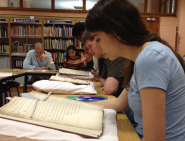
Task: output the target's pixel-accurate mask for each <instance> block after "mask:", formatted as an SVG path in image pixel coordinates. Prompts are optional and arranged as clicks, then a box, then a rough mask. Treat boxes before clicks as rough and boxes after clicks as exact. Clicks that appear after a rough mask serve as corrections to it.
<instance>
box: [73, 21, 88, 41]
mask: <svg viewBox="0 0 185 141" xmlns="http://www.w3.org/2000/svg"><path fill="white" fill-rule="evenodd" d="M84 31H85V24H84V23H81V22H78V23H76V24H75V25H74V26H73V30H72V35H73V37H74V38H76V39H77V40H79V41H80V42H82V34H83V33H84Z"/></svg>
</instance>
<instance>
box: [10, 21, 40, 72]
mask: <svg viewBox="0 0 185 141" xmlns="http://www.w3.org/2000/svg"><path fill="white" fill-rule="evenodd" d="M42 26H43V24H42V19H20V18H11V19H10V35H11V37H10V54H11V62H12V65H11V67H12V68H20V69H22V68H23V61H24V58H25V57H26V53H27V52H28V51H29V50H31V49H34V44H35V43H36V42H41V43H42V36H43V35H42Z"/></svg>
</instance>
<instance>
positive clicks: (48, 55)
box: [42, 52, 55, 70]
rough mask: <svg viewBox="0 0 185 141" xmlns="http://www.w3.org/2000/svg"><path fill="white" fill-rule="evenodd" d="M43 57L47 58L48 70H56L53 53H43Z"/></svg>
mask: <svg viewBox="0 0 185 141" xmlns="http://www.w3.org/2000/svg"><path fill="white" fill-rule="evenodd" d="M42 57H43V58H45V59H46V61H47V68H48V69H49V70H55V64H54V62H53V58H52V56H51V53H49V52H46V54H45V53H43V54H42Z"/></svg>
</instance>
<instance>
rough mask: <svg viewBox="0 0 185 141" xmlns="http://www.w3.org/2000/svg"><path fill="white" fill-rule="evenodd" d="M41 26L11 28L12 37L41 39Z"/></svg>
mask: <svg viewBox="0 0 185 141" xmlns="http://www.w3.org/2000/svg"><path fill="white" fill-rule="evenodd" d="M41 34H42V32H41V26H34V25H26V26H25V27H24V26H12V28H11V35H12V37H42V36H41Z"/></svg>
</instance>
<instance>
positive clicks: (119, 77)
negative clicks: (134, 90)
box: [82, 31, 125, 97]
mask: <svg viewBox="0 0 185 141" xmlns="http://www.w3.org/2000/svg"><path fill="white" fill-rule="evenodd" d="M82 41H83V44H84V46H88V47H89V51H90V52H91V53H92V55H93V56H95V57H96V58H97V59H100V58H103V57H104V56H103V54H102V49H101V47H100V46H99V45H97V44H95V42H94V41H93V40H92V37H91V34H90V33H89V32H87V31H85V32H84V34H83V38H82ZM124 62H125V59H124V58H121V57H120V58H118V59H116V60H113V61H110V60H109V59H104V63H103V71H102V74H101V77H100V83H101V84H102V86H103V88H102V90H103V91H104V92H105V94H108V95H114V96H115V97H118V96H119V95H120V94H121V92H122V90H123V88H122V84H123V74H122V71H123V69H124ZM99 68H100V67H99ZM101 68H102V63H101Z"/></svg>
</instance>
